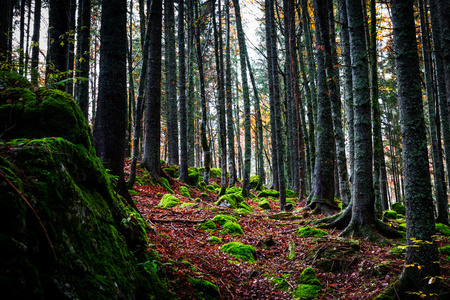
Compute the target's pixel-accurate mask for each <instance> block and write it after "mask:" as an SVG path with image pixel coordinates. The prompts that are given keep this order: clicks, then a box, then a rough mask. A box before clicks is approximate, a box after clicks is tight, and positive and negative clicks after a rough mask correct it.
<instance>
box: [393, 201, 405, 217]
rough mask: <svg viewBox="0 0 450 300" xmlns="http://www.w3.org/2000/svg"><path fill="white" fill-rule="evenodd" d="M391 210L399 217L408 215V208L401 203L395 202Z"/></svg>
mask: <svg viewBox="0 0 450 300" xmlns="http://www.w3.org/2000/svg"><path fill="white" fill-rule="evenodd" d="M391 210H393V211H395V212H396V213H397V214H399V215H403V216H404V215H405V214H406V207H405V205H403V204H401V203H399V202H395V203H394V204H392V205H391Z"/></svg>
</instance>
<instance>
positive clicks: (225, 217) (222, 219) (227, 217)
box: [213, 215, 237, 226]
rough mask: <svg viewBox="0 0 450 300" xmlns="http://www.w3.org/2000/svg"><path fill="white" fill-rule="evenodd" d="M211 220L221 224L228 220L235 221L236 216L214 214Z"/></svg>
mask: <svg viewBox="0 0 450 300" xmlns="http://www.w3.org/2000/svg"><path fill="white" fill-rule="evenodd" d="M213 221H214V222H216V223H217V224H218V225H220V226H222V225H223V224H225V223H226V222H228V221H231V222H237V221H236V218H235V217H233V216H230V215H216V216H214V218H213Z"/></svg>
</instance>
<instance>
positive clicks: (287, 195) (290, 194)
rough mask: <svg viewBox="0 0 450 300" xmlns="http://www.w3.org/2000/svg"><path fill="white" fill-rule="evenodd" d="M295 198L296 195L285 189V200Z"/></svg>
mask: <svg viewBox="0 0 450 300" xmlns="http://www.w3.org/2000/svg"><path fill="white" fill-rule="evenodd" d="M297 196H298V193H296V192H294V191H293V190H289V189H286V197H287V198H294V197H297Z"/></svg>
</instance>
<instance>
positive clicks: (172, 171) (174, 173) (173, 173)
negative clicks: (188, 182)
mask: <svg viewBox="0 0 450 300" xmlns="http://www.w3.org/2000/svg"><path fill="white" fill-rule="evenodd" d="M163 171H164V172H166V173H167V174H168V175H169V176H170V177H172V178H178V177H179V176H180V172H179V169H178V166H176V165H174V166H170V167H167V168H163Z"/></svg>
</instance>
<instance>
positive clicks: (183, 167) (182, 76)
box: [178, 0, 188, 182]
mask: <svg viewBox="0 0 450 300" xmlns="http://www.w3.org/2000/svg"><path fill="white" fill-rule="evenodd" d="M184 40H185V39H184V0H179V1H178V49H179V56H178V59H179V61H178V65H179V80H178V90H179V93H180V98H179V101H180V102H179V107H180V180H181V181H183V182H187V180H188V141H187V133H188V130H187V129H188V127H187V107H186V63H185V55H186V54H185V41H184Z"/></svg>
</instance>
